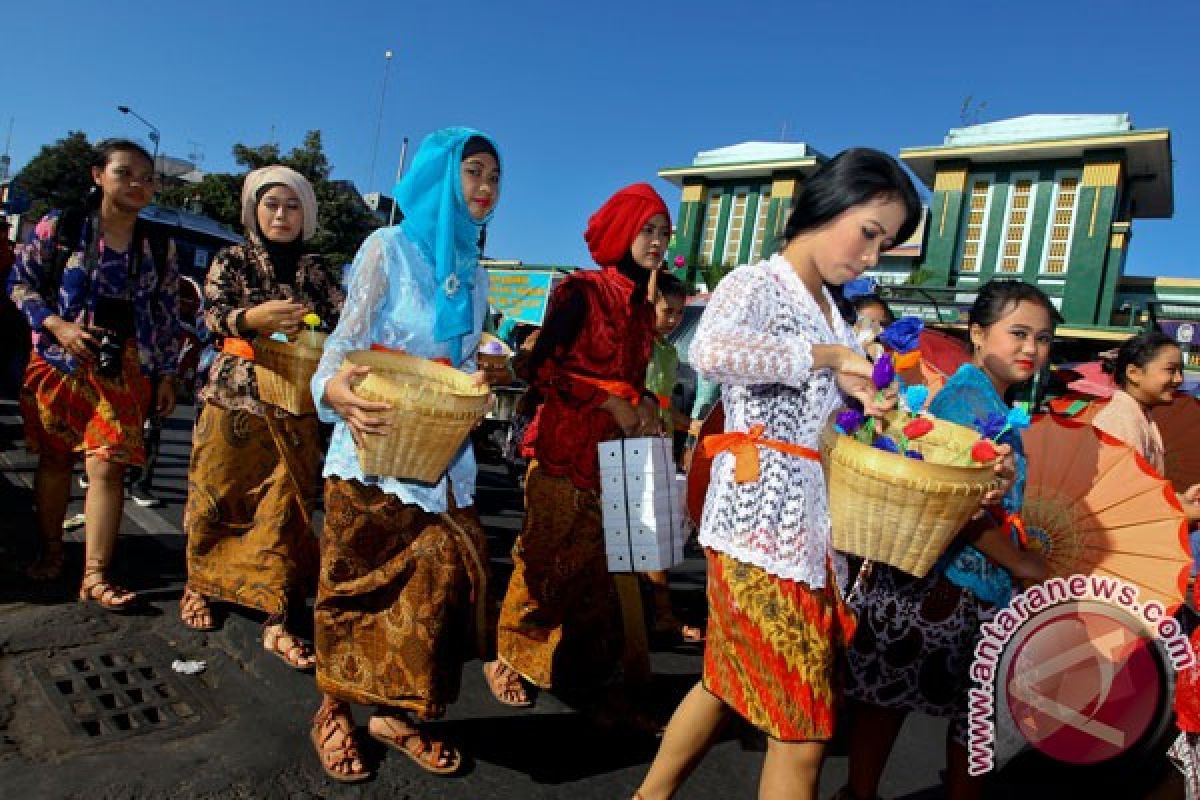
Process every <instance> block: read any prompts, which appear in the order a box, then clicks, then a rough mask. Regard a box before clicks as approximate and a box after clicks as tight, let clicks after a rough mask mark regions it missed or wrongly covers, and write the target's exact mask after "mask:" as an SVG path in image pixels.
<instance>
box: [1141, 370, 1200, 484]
mask: <svg viewBox="0 0 1200 800" xmlns="http://www.w3.org/2000/svg"><path fill="white" fill-rule="evenodd" d="M1150 416H1151V417H1152V418H1153V419H1154V421H1155V422H1156V423H1157V424H1158V430H1159V433H1161V434H1162V438H1163V451H1164V458H1165V459H1166V462H1167V467H1166V474H1165V475H1164V476H1163V477H1165V478H1166V479H1167V480H1169V481H1171V483H1173V484H1175V491H1177V492H1184V491H1187V489H1188V488H1189V487H1192V486H1195V485H1196V484H1197V483H1200V435H1198V434H1200V398H1196V397H1192V396H1191V395H1190V394H1184V393H1183V392H1176V394H1175V402H1173V403H1171V405H1169V406H1159V407H1158V408H1156V409H1154V410H1153V411H1152V412H1150Z"/></svg>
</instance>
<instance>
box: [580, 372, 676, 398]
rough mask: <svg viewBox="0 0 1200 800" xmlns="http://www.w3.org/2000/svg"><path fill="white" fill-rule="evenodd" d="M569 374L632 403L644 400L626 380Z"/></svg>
mask: <svg viewBox="0 0 1200 800" xmlns="http://www.w3.org/2000/svg"><path fill="white" fill-rule="evenodd" d="M567 374H568V375H570V376H571V377H572V378H574V379H575V380H577V381H583V382H584V383H586V384H590V385H592V386H595V387H596V388H597V389H601V390H603V391H605V392H608V393H609V394H611V395H614V396H616V397H623V398H625V399H626V400H628V401H629V403H630V405H634V406H636V405H639V404H640V403H641V402H642V395H641V394H640V393H639V392H638V390H637V389H635V388H633V387H632V386H631V385H629V384H628V383H626V382H625V381H610V380H605V379H603V378H592V377H589V376H587V375H580V374H579V373H577V372H568V373H567ZM668 399H669V398H668ZM660 402H661V401H660Z"/></svg>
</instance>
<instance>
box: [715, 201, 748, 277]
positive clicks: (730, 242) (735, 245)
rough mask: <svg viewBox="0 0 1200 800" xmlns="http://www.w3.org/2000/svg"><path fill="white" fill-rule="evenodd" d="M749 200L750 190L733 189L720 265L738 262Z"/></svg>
mask: <svg viewBox="0 0 1200 800" xmlns="http://www.w3.org/2000/svg"><path fill="white" fill-rule="evenodd" d="M749 202H750V190H749V189H743V188H738V189H734V190H733V205H732V206H731V207H730V209H729V225H728V227H726V229H725V254H724V256H723V257H722V258H721V266H723V267H732V266H735V265H736V264H737V263H738V253H739V252H740V251H741V249H742V233H743V232H745V230H746V205H747V204H748V203H749Z"/></svg>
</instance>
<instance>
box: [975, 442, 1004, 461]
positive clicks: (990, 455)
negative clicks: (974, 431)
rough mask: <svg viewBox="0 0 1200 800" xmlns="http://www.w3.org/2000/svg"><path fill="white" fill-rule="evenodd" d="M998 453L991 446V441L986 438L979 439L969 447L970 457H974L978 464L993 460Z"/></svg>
mask: <svg viewBox="0 0 1200 800" xmlns="http://www.w3.org/2000/svg"><path fill="white" fill-rule="evenodd" d="M998 455H999V453H997V452H996V448H995V447H993V446H992V443H991V442H990V441H988V440H987V439H980V440H979V441H978V442H976V443H975V445H974V446H973V447H972V448H971V458H973V459H975V460H976V461H978V462H979V463H980V464H986V463H987V462H989V461H994V460H995V459H996V456H998Z"/></svg>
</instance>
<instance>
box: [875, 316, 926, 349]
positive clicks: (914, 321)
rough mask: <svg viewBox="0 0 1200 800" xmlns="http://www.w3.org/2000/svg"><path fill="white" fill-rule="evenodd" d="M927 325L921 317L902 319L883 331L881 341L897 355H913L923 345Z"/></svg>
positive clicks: (880, 335) (880, 336)
mask: <svg viewBox="0 0 1200 800" xmlns="http://www.w3.org/2000/svg"><path fill="white" fill-rule="evenodd" d="M924 329H925V323H924V322H923V321H922V320H921V319H920V318H919V317H901V318H900V319H898V320H896V321H895V322H893V323H892V324H891V325H888V326H887V327H886V328H884V329H883V333H881V334H879V341H881V342H883V343H884V344H885V345H887V346H888V347H890V348H892V349H893V350H895V351H896V352H897V353H911V352H912V351H913V350H916V349H917V347H919V346H920V344H921V331H923V330H924Z"/></svg>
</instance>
